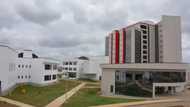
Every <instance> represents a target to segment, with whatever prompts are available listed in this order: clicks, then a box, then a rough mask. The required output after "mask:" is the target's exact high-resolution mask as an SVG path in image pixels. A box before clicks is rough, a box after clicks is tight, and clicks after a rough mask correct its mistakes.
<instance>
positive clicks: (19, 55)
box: [18, 52, 38, 58]
mask: <svg viewBox="0 0 190 107" xmlns="http://www.w3.org/2000/svg"><path fill="white" fill-rule="evenodd" d="M23 57H24V53H23V52H21V53H19V54H18V58H23ZM32 58H38V56H37V55H36V54H34V53H32Z"/></svg>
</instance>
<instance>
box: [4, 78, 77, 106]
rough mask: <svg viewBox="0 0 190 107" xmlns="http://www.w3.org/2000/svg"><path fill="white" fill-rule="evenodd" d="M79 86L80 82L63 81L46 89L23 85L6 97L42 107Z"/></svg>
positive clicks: (45, 87)
mask: <svg viewBox="0 0 190 107" xmlns="http://www.w3.org/2000/svg"><path fill="white" fill-rule="evenodd" d="M78 84H80V82H77V81H68V80H67V81H66V80H62V81H60V82H58V83H56V84H54V85H49V86H44V87H36V86H32V85H22V86H19V87H17V88H16V89H15V90H14V91H13V92H12V93H10V94H9V95H7V96H5V97H7V98H10V99H14V100H17V101H21V102H24V103H27V104H31V105H34V106H37V107H42V106H45V105H46V104H48V103H49V102H51V101H52V100H54V99H55V98H57V97H59V96H61V95H63V94H64V93H65V92H67V91H69V90H70V89H72V88H74V87H75V86H77V85H78Z"/></svg>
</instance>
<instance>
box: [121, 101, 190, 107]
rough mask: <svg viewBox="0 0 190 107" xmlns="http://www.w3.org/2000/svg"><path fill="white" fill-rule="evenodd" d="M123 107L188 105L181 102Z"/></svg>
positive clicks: (184, 106)
mask: <svg viewBox="0 0 190 107" xmlns="http://www.w3.org/2000/svg"><path fill="white" fill-rule="evenodd" d="M123 107H190V103H188V102H183V101H182V102H175V103H159V104H148V105H137V106H123Z"/></svg>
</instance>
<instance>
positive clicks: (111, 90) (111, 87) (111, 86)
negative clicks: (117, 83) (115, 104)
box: [110, 85, 113, 93]
mask: <svg viewBox="0 0 190 107" xmlns="http://www.w3.org/2000/svg"><path fill="white" fill-rule="evenodd" d="M110 92H111V93H113V85H110Z"/></svg>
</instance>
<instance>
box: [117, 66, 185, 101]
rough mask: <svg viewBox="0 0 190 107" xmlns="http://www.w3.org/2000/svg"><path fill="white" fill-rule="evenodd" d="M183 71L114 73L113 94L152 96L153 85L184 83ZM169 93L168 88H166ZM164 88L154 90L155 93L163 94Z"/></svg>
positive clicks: (120, 71) (126, 71)
mask: <svg viewBox="0 0 190 107" xmlns="http://www.w3.org/2000/svg"><path fill="white" fill-rule="evenodd" d="M185 79H186V76H185V72H183V71H178V72H176V71H170V72H166V71H165V72H163V71H154V72H151V71H144V72H143V71H132V70H117V71H116V72H115V93H116V94H121V95H130V96H142V97H146V96H147V97H149V96H152V89H153V83H176V82H185ZM168 90H169V91H170V87H169V88H168ZM164 91H165V88H156V93H163V92H164Z"/></svg>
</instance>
